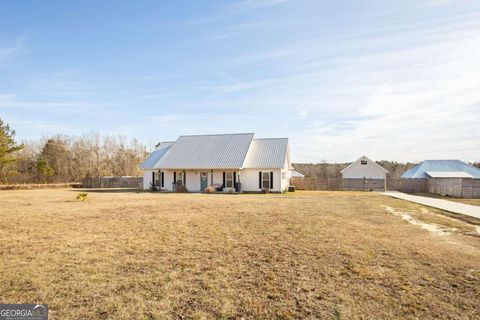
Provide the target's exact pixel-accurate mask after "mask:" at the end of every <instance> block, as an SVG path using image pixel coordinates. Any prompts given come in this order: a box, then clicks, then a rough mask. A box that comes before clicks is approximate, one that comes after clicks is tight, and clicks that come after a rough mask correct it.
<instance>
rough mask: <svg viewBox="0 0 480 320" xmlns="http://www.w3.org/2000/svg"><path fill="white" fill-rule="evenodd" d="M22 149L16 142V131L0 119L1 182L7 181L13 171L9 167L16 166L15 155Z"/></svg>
mask: <svg viewBox="0 0 480 320" xmlns="http://www.w3.org/2000/svg"><path fill="white" fill-rule="evenodd" d="M20 149H22V145H18V144H17V143H16V142H15V130H12V129H10V126H9V125H8V124H6V123H4V122H3V120H2V119H0V181H6V180H7V178H8V176H9V175H10V173H11V171H10V170H8V169H9V168H11V167H10V166H9V165H11V164H14V163H15V162H16V161H17V160H18V158H16V157H15V153H16V152H17V151H19V150H20Z"/></svg>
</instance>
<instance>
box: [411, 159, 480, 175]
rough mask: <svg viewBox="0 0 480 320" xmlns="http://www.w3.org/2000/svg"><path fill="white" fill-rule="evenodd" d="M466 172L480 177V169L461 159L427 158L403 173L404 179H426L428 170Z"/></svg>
mask: <svg viewBox="0 0 480 320" xmlns="http://www.w3.org/2000/svg"><path fill="white" fill-rule="evenodd" d="M427 171H428V172H429V173H431V172H459V171H462V172H466V173H468V174H469V175H471V176H472V177H474V178H480V169H478V168H475V167H474V166H472V165H469V164H468V163H465V162H463V161H460V160H425V161H423V162H420V163H419V164H417V165H416V166H415V167H413V168H411V169H410V170H407V171H406V172H405V173H404V174H402V178H404V179H426V178H428V176H427V174H426V172H427Z"/></svg>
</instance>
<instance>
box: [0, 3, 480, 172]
mask: <svg viewBox="0 0 480 320" xmlns="http://www.w3.org/2000/svg"><path fill="white" fill-rule="evenodd" d="M0 118H2V119H3V120H4V121H6V122H7V123H9V124H10V126H11V127H13V128H14V129H15V130H16V133H17V139H18V140H29V139H39V138H42V137H48V136H53V135H56V134H68V135H77V136H78V135H82V134H85V133H88V132H100V133H102V134H110V135H122V136H126V137H132V138H137V139H139V140H140V141H142V142H143V143H145V144H146V145H147V147H148V148H149V149H150V148H152V147H153V146H154V145H155V144H156V143H157V142H159V141H169V140H175V139H176V137H177V136H179V135H185V134H210V133H238V132H254V133H255V134H256V136H257V137H289V138H290V145H291V153H292V158H293V160H294V161H295V162H313V163H316V162H321V161H327V162H351V161H354V160H355V159H357V158H358V157H360V156H362V155H367V156H369V157H370V158H372V159H375V160H395V161H421V160H425V159H462V160H465V161H480V1H467V0H424V1H418V0H415V1H409V0H402V1H395V0H391V1H384V0H381V1H361V0H360V1H359V0H355V1H353V0H352V1H322V0H312V1H308V0H305V1H301V0H298V1H294V0H233V1H118V0H115V1H97V0H95V1H89V0H82V1H63V0H62V1H49V0H44V1H28V0H24V1H15V0H8V1H6V0H0Z"/></svg>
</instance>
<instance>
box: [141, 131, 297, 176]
mask: <svg viewBox="0 0 480 320" xmlns="http://www.w3.org/2000/svg"><path fill="white" fill-rule="evenodd" d="M286 162H288V164H289V165H290V150H289V147H288V138H272V139H255V138H254V134H253V133H238V134H215V135H194V136H193V135H192V136H180V137H178V139H177V140H176V141H174V142H168V143H162V144H160V146H159V147H158V148H157V149H156V150H155V151H154V152H153V153H152V154H151V155H150V157H149V158H148V159H147V160H145V162H144V163H142V165H141V168H142V169H240V168H256V169H267V168H283V167H284V165H285V163H286Z"/></svg>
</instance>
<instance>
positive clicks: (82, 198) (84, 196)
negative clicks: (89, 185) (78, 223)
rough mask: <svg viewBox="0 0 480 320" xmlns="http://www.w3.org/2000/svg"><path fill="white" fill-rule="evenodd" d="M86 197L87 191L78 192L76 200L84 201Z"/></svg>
mask: <svg viewBox="0 0 480 320" xmlns="http://www.w3.org/2000/svg"><path fill="white" fill-rule="evenodd" d="M87 197H88V193H79V194H78V195H77V200H81V201H85V200H87Z"/></svg>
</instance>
